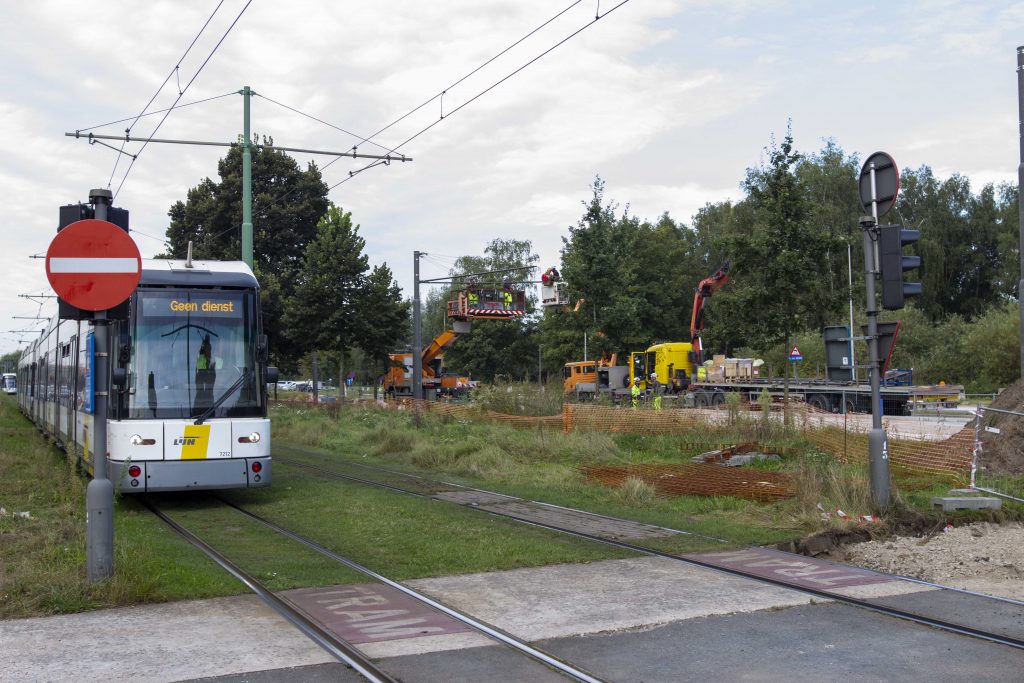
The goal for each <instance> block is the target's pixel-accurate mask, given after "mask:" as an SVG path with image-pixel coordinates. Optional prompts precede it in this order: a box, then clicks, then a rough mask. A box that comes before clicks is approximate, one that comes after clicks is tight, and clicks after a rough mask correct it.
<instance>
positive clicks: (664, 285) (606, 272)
mask: <svg viewBox="0 0 1024 683" xmlns="http://www.w3.org/2000/svg"><path fill="white" fill-rule="evenodd" d="M583 206H584V213H583V216H582V217H581V218H580V220H579V222H578V223H577V225H576V226H574V227H571V228H570V229H569V236H568V237H567V238H563V247H562V268H561V274H562V277H563V279H564V280H565V282H566V284H567V289H568V295H569V297H570V299H571V300H572V301H573V302H574V305H573V306H572V307H571V308H570V309H569V310H549V311H547V312H545V317H544V320H543V322H542V329H543V331H544V340H545V345H546V348H547V349H548V351H547V352H546V353H545V356H546V357H549V358H552V359H558V360H559V361H561V362H565V361H568V360H581V359H582V358H583V340H584V335H586V339H587V342H588V344H587V347H588V348H587V351H588V355H589V357H591V358H595V357H598V356H600V355H601V354H602V353H609V352H625V351H628V350H637V349H645V348H647V347H648V346H650V345H651V344H653V343H655V342H658V341H688V340H689V339H690V334H689V323H690V312H691V309H692V302H693V293H694V289H695V287H696V285H697V283H698V282H699V281H700V280H701V279H703V278H704V277H705V276H706V275H707V273H706V272H704V271H705V270H707V261H708V259H709V257H708V253H707V252H708V249H709V248H710V245H709V244H708V242H707V241H706V240H704V239H703V236H704V235H703V234H702V233H700V232H699V231H695V230H690V229H688V228H686V227H685V226H683V225H681V224H678V223H676V222H675V221H674V220H673V219H672V218H671V217H670V216H669V215H668V214H667V213H666V214H662V216H661V217H660V218H659V219H658V221H657V222H656V223H650V222H648V221H644V220H641V219H640V218H639V217H636V216H632V215H630V214H629V211H628V209H627V210H625V211H623V212H622V214H621V215H617V206H616V205H615V203H614V202H609V203H605V200H604V182H603V181H602V180H601V179H600V178H597V179H596V180H595V181H594V184H593V187H592V196H591V199H590V201H589V202H584V203H583Z"/></svg>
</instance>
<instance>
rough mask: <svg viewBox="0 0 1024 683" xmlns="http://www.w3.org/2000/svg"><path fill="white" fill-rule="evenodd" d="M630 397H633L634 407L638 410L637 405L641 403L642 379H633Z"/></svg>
mask: <svg viewBox="0 0 1024 683" xmlns="http://www.w3.org/2000/svg"><path fill="white" fill-rule="evenodd" d="M630 395H631V396H632V397H633V400H632V405H633V407H634V408H636V405H637V403H639V402H640V378H639V377H634V378H633V389H632V390H631V391H630Z"/></svg>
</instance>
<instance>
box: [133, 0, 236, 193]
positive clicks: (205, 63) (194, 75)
mask: <svg viewBox="0 0 1024 683" xmlns="http://www.w3.org/2000/svg"><path fill="white" fill-rule="evenodd" d="M251 4H252V0H248V2H246V3H245V6H243V7H242V9H241V10H240V11H239V12H238V16H236V17H235V19H234V21H232V22H231V25H230V26H228V28H227V30H226V31H224V35H222V36H221V37H220V40H218V41H217V44H216V45H214V46H213V49H212V50H210V54H208V55H207V56H206V59H204V60H203V63H202V64H200V65H199V69H197V70H196V72H195V74H193V75H192V78H191V79H189V82H188V83H186V84H185V87H184V88H182V89H181V90H180V91H179V92H178V97H177V98H176V99H175V100H174V104H172V105H171V106H170V108H169V109H168V110H167V113H165V114H164V116H163V118H162V119H160V123H158V124H157V125H156V128H154V129H153V132H152V133H150V135H149V137H148V138H147V139H146V141H145V142H144V143H142V147H141V148H140V149H139V151H138V153H137V154H136V155H135V156H134V157H133V158H132V161H131V163H130V164H128V170H126V171H125V172H124V177H123V178H121V182H120V184H119V185H118V186H117V191H115V192H114V198H116V197H117V195H118V193H119V192H120V191H121V188H122V187H124V183H125V181H126V180H128V174H129V173H131V172H132V167H133V166H135V162H136V161H137V160H138V158H139V157H140V156H142V152H143V151H145V149H146V147H147V146H148V145H149V142H150V140H152V139H153V138H154V136H156V134H157V131H159V130H160V127H161V126H162V125H164V121H166V120H167V117H168V116H170V114H171V112H172V111H174V109H175V108H176V107H177V104H178V101H179V100H181V98H182V96H183V95H184V94H185V93H186V92H187V91H188V89H189V88H190V87H191V86H192V84H193V83H195V80H196V79H197V78H199V74H201V73H202V72H203V69H205V68H206V65H207V64H209V63H210V60H211V59H212V58H213V55H214V54H216V53H217V50H218V49H220V46H221V45H222V44H223V43H224V40H225V39H227V37H228V35H229V34H230V33H231V31H232V29H234V28H235V25H236V24H237V23H238V20H239V19H241V18H242V15H243V14H245V10H247V9H249V5H251Z"/></svg>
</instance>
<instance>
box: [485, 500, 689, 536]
mask: <svg viewBox="0 0 1024 683" xmlns="http://www.w3.org/2000/svg"><path fill="white" fill-rule="evenodd" d="M479 507H480V509H481V510H489V511H491V512H499V513H501V514H503V515H513V516H515V517H518V518H520V519H525V520H529V521H532V522H540V523H541V524H551V525H552V526H558V527H561V528H564V529H571V530H572V531H578V532H580V533H584V534H590V535H591V536H599V537H601V538H608V539H612V540H635V539H646V538H664V537H666V536H674V535H676V534H679V533H681V532H678V531H674V530H672V529H665V528H663V527H659V526H653V525H650V524H641V523H640V522H630V521H628V520H624V519H610V518H608V517H601V516H600V515H593V514H590V513H588V512H582V511H580V510H569V509H566V508H557V507H551V506H550V505H541V504H540V503H533V502H530V501H524V500H513V501H510V502H505V503H501V504H496V505H480V506H479Z"/></svg>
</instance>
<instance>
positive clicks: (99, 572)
mask: <svg viewBox="0 0 1024 683" xmlns="http://www.w3.org/2000/svg"><path fill="white" fill-rule="evenodd" d="M111 199H112V195H111V192H110V190H91V191H90V192H89V202H90V203H91V204H93V205H94V207H95V216H96V218H95V219H86V220H81V221H77V222H75V223H72V224H71V225H68V226H67V227H65V228H64V229H62V230H60V231H59V232H58V233H57V236H56V237H54V238H53V241H52V242H50V247H49V248H48V249H47V251H46V277H47V279H48V280H49V281H50V285H51V286H52V287H53V291H54V292H56V293H57V296H59V297H60V299H61V300H62V301H64V302H66V303H67V304H70V305H71V306H74V307H75V308H78V309H81V310H83V311H93V312H94V315H93V326H94V345H95V363H94V368H93V377H94V382H95V385H94V395H95V401H94V402H93V403H94V409H93V430H92V435H93V443H92V453H93V463H92V466H93V478H92V481H90V482H89V486H88V487H87V488H86V492H85V510H86V517H85V519H86V572H87V574H88V577H89V580H90V581H101V580H103V579H106V578H109V577H110V576H112V575H113V573H114V486H113V484H112V483H111V481H110V479H109V478H108V475H107V407H108V405H109V401H108V394H109V392H110V362H109V361H110V359H109V351H110V344H109V327H108V325H109V323H110V321H109V320H108V319H107V311H108V310H109V309H111V308H114V307H115V306H118V305H119V304H121V303H123V302H124V301H125V300H126V299H127V298H128V297H129V296H131V294H132V292H133V291H135V287H136V286H137V285H138V284H139V279H140V278H141V276H142V259H141V257H140V255H139V248H138V247H137V246H136V245H135V241H134V240H133V239H132V238H131V237H130V236H129V235H128V233H127V231H125V230H124V229H122V228H120V227H118V226H116V225H114V224H113V223H108V222H107V220H106V219H107V217H108V209H109V208H110V203H111Z"/></svg>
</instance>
